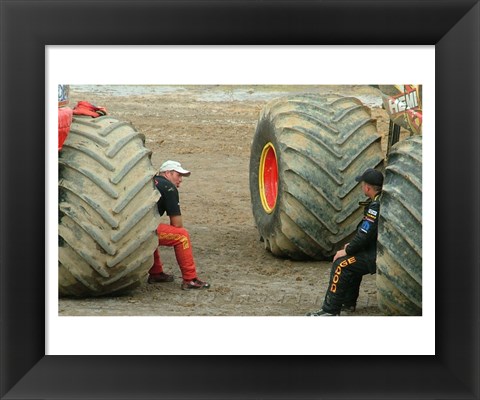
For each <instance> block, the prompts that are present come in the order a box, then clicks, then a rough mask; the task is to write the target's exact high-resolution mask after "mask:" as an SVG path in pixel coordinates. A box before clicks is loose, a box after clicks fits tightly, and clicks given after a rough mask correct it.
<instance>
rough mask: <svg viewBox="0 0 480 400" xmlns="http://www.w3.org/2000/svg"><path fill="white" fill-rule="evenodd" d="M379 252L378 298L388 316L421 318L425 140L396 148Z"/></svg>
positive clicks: (389, 168) (390, 161)
mask: <svg viewBox="0 0 480 400" xmlns="http://www.w3.org/2000/svg"><path fill="white" fill-rule="evenodd" d="M381 203H382V205H381V212H380V219H379V228H378V252H377V299H378V305H379V307H380V309H381V310H382V312H383V313H384V314H386V315H421V314H422V137H421V136H414V137H411V138H409V139H406V140H403V141H401V142H399V143H397V144H396V145H394V146H393V147H392V151H391V153H390V156H389V159H388V165H387V168H386V171H385V183H384V186H383V195H382V201H381Z"/></svg>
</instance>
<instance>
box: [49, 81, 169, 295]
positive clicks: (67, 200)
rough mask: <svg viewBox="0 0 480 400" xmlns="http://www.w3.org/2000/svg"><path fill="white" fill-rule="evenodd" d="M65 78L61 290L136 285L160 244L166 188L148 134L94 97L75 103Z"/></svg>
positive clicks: (91, 291) (103, 290)
mask: <svg viewBox="0 0 480 400" xmlns="http://www.w3.org/2000/svg"><path fill="white" fill-rule="evenodd" d="M68 90H69V88H68V86H64V85H59V146H58V147H59V153H58V165H59V179H58V190H59V194H58V195H59V205H58V210H59V221H58V242H59V243H58V284H59V295H60V296H76V297H79V296H81V297H84V296H101V295H110V294H114V293H115V294H117V293H121V292H125V291H128V290H130V289H133V288H134V287H136V286H137V285H138V284H139V282H140V279H141V278H143V277H145V276H146V275H147V271H148V269H149V268H150V267H151V266H152V264H153V252H154V251H155V249H156V247H157V245H158V239H157V235H156V227H157V225H158V223H159V220H160V216H159V214H158V210H157V207H156V202H157V200H158V198H159V196H160V195H159V193H158V191H157V190H156V189H155V187H154V184H153V176H154V174H155V170H154V168H153V166H152V162H151V151H150V150H148V149H146V148H145V137H144V135H143V134H141V133H139V132H137V131H136V130H135V128H134V127H133V126H132V125H131V124H130V123H128V122H124V121H119V120H118V119H116V118H114V117H112V116H110V115H107V114H106V110H105V109H103V108H101V107H95V106H93V105H91V104H89V103H87V102H79V105H80V103H82V107H78V106H77V107H76V108H75V109H74V110H73V111H72V109H70V108H68V107H67V105H68Z"/></svg>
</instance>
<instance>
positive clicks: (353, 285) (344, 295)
mask: <svg viewBox="0 0 480 400" xmlns="http://www.w3.org/2000/svg"><path fill="white" fill-rule="evenodd" d="M375 270H376V265H375V258H374V257H372V256H371V255H370V254H368V253H360V254H356V255H354V256H346V257H341V258H338V259H336V260H335V261H334V262H333V265H332V271H331V273H330V282H329V284H328V288H327V294H326V295H325V301H324V302H323V306H322V308H323V310H324V311H326V312H328V313H332V314H340V311H341V309H342V305H345V306H354V305H356V304H357V299H358V295H359V293H360V284H361V283H362V278H363V275H366V274H369V273H370V274H373V273H375Z"/></svg>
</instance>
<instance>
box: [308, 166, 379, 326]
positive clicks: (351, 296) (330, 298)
mask: <svg viewBox="0 0 480 400" xmlns="http://www.w3.org/2000/svg"><path fill="white" fill-rule="evenodd" d="M355 179H356V181H357V182H361V184H362V190H363V193H364V194H365V195H366V196H367V197H368V201H366V202H361V203H360V205H363V206H364V210H363V218H362V220H361V221H360V223H359V224H358V225H357V231H356V233H355V236H354V237H353V239H352V241H351V242H350V243H347V244H346V245H345V246H344V248H343V249H342V250H339V251H337V253H336V254H335V257H334V258H333V265H332V270H331V273H330V281H329V284H328V288H327V293H326V295H325V300H324V302H323V306H322V308H321V309H320V310H318V311H314V312H309V313H307V314H306V315H307V316H310V317H323V316H337V315H340V312H341V311H342V310H345V309H348V310H355V307H356V304H357V298H358V295H359V291H360V283H361V282H362V277H363V275H366V274H368V273H370V274H374V273H375V272H376V270H377V264H376V258H377V233H378V218H379V217H380V195H381V193H382V186H383V175H382V173H381V172H379V171H377V170H375V169H373V168H369V169H367V170H366V171H365V172H364V173H363V174H362V175H360V176H357V177H356V178H355Z"/></svg>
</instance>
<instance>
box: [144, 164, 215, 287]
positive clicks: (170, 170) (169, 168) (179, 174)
mask: <svg viewBox="0 0 480 400" xmlns="http://www.w3.org/2000/svg"><path fill="white" fill-rule="evenodd" d="M184 176H187V177H188V176H190V171H187V170H186V169H184V168H182V166H181V164H180V163H179V162H178V161H172V160H168V161H165V162H164V163H163V164H162V166H161V167H160V170H159V173H158V175H157V176H155V178H154V179H155V186H156V187H157V189H158V190H159V192H160V194H161V196H160V199H159V200H158V202H157V206H158V212H159V213H160V216H162V215H163V214H164V213H167V215H168V216H169V218H170V224H160V225H158V228H157V235H158V244H159V246H173V247H174V249H175V257H176V259H177V262H178V265H179V267H180V270H181V272H182V278H183V282H182V285H181V288H182V289H184V290H188V289H208V288H209V287H210V284H208V283H207V282H203V281H201V280H200V279H198V276H197V271H196V266H195V261H194V259H193V254H192V243H191V241H190V235H189V234H188V231H187V230H186V229H185V228H184V227H183V219H182V213H181V212H180V198H179V194H178V188H179V187H180V184H181V183H182V179H183V177H184ZM148 273H149V277H148V283H163V282H172V281H173V276H172V275H169V274H166V273H165V272H163V264H162V261H161V260H160V254H159V251H158V248H157V249H156V250H155V253H154V264H153V266H152V268H150V270H149V271H148Z"/></svg>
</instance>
